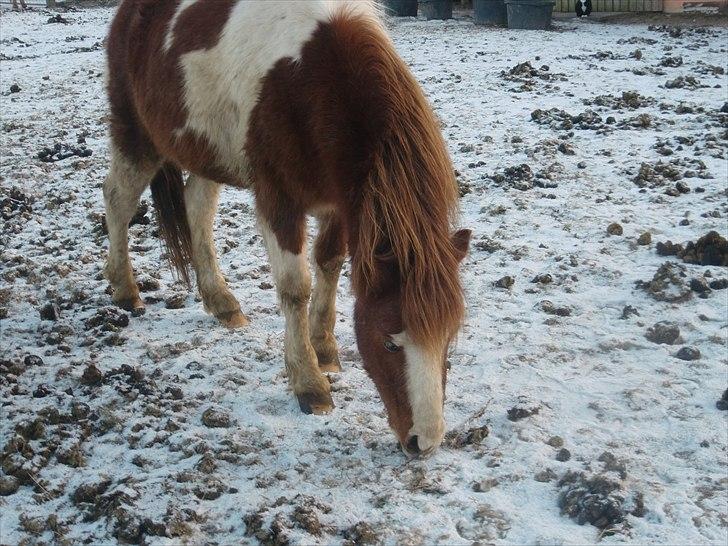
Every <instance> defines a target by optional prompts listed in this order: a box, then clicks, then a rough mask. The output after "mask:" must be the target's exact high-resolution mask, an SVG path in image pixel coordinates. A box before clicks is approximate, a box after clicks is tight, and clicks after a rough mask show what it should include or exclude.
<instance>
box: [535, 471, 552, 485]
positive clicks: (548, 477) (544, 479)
mask: <svg viewBox="0 0 728 546" xmlns="http://www.w3.org/2000/svg"><path fill="white" fill-rule="evenodd" d="M556 477H557V476H556V472H554V471H553V470H551V469H550V468H547V469H546V470H541V471H540V472H537V473H536V475H535V476H534V477H533V479H534V480H536V481H537V482H541V483H548V482H552V481H554V480H555V479H556Z"/></svg>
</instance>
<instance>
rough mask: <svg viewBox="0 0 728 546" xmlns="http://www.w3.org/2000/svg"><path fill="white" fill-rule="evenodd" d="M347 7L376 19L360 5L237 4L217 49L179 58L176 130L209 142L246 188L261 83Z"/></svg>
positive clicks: (304, 1) (250, 0)
mask: <svg viewBox="0 0 728 546" xmlns="http://www.w3.org/2000/svg"><path fill="white" fill-rule="evenodd" d="M185 3H188V5H189V4H191V3H192V0H183V2H182V3H181V4H180V7H179V9H178V11H177V13H175V16H177V14H178V13H180V12H181V11H182V10H183V9H186V7H187V6H186V5H185ZM343 7H347V9H350V10H352V11H353V12H355V13H357V14H361V15H362V16H369V15H371V16H374V8H373V5H372V4H371V3H370V2H368V1H360V0H342V1H335V0H299V1H290V0H269V1H261V0H244V1H240V2H238V3H237V4H236V5H235V7H234V8H233V10H232V12H231V14H230V18H229V19H228V21H227V23H226V24H225V27H224V28H223V30H222V33H221V35H220V40H219V42H218V43H217V45H215V46H214V47H212V48H211V49H207V50H198V51H192V52H190V53H186V54H185V55H183V56H182V57H181V58H180V64H181V67H182V71H183V73H184V80H185V90H184V100H185V106H186V107H187V112H188V117H187V121H186V124H185V126H184V127H181V128H178V129H179V130H181V132H182V133H184V132H185V131H191V132H193V133H196V134H197V135H200V136H203V137H206V138H207V140H208V141H209V142H210V143H211V144H212V145H213V146H214V147H215V149H216V150H217V152H218V155H219V159H220V162H221V164H222V166H224V167H226V168H227V169H229V170H230V171H231V172H232V173H233V174H235V175H236V176H238V177H239V178H240V180H241V181H243V182H247V181H248V178H249V177H248V167H247V162H246V160H245V157H244V146H245V137H246V134H247V130H248V123H249V120H250V114H251V112H252V110H253V108H254V106H255V104H256V102H257V99H258V95H259V93H260V89H261V81H262V79H263V78H264V77H265V75H266V74H267V73H268V71H269V70H270V69H271V68H273V66H274V65H275V63H276V62H277V61H279V60H280V59H283V58H291V59H294V60H295V59H297V58H299V57H300V53H301V49H302V47H303V45H304V44H305V43H306V42H307V41H308V40H309V39H311V36H312V34H313V32H314V31H315V29H316V27H317V26H318V24H319V23H320V22H322V21H327V20H329V19H330V18H331V16H332V15H333V14H335V13H336V12H337V10H339V9H342V8H343ZM172 22H173V23H174V19H173V21H172ZM172 31H174V29H172ZM172 41H173V36H172V37H171V38H169V42H170V43H172Z"/></svg>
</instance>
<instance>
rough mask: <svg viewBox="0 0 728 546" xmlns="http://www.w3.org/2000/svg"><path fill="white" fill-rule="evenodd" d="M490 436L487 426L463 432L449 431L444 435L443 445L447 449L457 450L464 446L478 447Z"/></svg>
mask: <svg viewBox="0 0 728 546" xmlns="http://www.w3.org/2000/svg"><path fill="white" fill-rule="evenodd" d="M488 434H490V429H489V428H488V425H483V426H482V427H474V428H471V429H468V430H466V431H464V432H458V431H454V430H453V431H450V432H448V433H447V434H446V435H445V444H446V445H447V446H448V447H451V448H455V449H459V448H462V447H465V446H471V445H478V444H480V443H481V442H482V441H483V440H485V438H487V437H488Z"/></svg>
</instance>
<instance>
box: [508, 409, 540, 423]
mask: <svg viewBox="0 0 728 546" xmlns="http://www.w3.org/2000/svg"><path fill="white" fill-rule="evenodd" d="M539 411H541V408H540V407H538V406H536V407H533V408H526V407H518V406H516V407H514V408H511V409H509V410H508V412H507V415H508V420H509V421H514V422H515V421H520V420H521V419H525V418H526V417H531V416H532V415H538V412H539Z"/></svg>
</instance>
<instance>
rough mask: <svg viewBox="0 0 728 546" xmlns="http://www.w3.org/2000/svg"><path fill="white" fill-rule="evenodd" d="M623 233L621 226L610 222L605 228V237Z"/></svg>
mask: <svg viewBox="0 0 728 546" xmlns="http://www.w3.org/2000/svg"><path fill="white" fill-rule="evenodd" d="M623 233H624V229H623V228H622V225H621V224H618V223H617V222H612V223H611V224H609V225H608V226H607V235H622V234H623Z"/></svg>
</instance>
